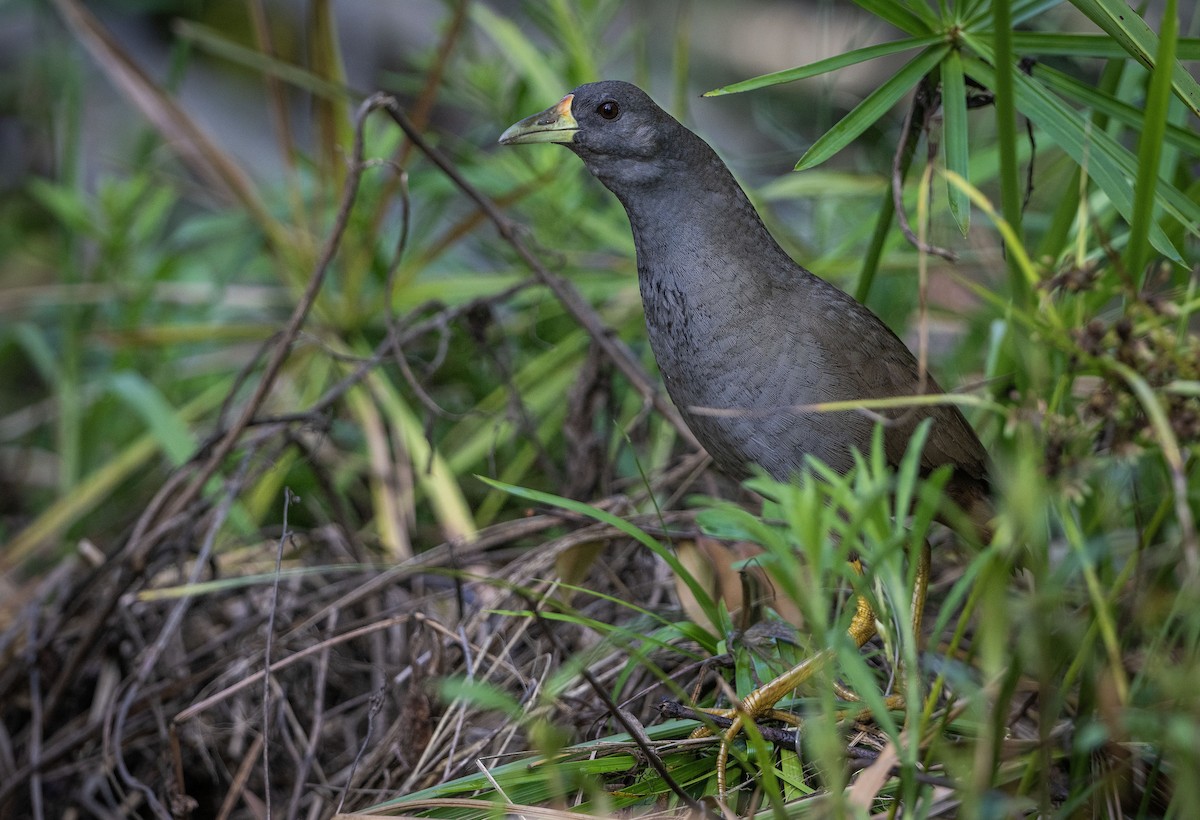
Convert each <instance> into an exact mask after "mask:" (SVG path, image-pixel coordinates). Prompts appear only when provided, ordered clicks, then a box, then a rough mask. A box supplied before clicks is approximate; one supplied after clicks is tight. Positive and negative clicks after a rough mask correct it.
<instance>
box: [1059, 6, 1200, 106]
mask: <svg viewBox="0 0 1200 820" xmlns="http://www.w3.org/2000/svg"><path fill="white" fill-rule="evenodd" d="M1071 3H1072V5H1074V6H1075V8H1077V9H1079V10H1080V11H1082V12H1083V13H1084V14H1086V15H1087V16H1088V19H1090V20H1091V21H1092V22H1093V23H1095V24H1096V25H1097V26H1099V27H1100V28H1101V29H1103V30H1104V32H1105V33H1106V34H1108V35H1109V36H1110V37H1112V38H1113V39H1114V40H1116V41H1117V42H1118V43H1120V45H1121V47H1122V48H1123V49H1125V51H1126V52H1127V53H1129V54H1130V55H1132V56H1133V57H1134V59H1136V60H1137V61H1138V62H1139V63H1141V64H1142V65H1144V66H1145V67H1146V68H1149V69H1153V68H1154V61H1155V57H1156V55H1157V54H1158V53H1159V43H1158V37H1157V36H1156V35H1155V34H1154V32H1153V31H1152V30H1151V29H1150V26H1148V25H1147V24H1146V21H1145V20H1143V19H1142V18H1141V16H1140V15H1138V14H1137V13H1136V12H1134V11H1133V9H1131V8H1130V7H1129V5H1128V4H1127V3H1126V2H1125V0H1071ZM1164 25H1166V23H1165V22H1164ZM1174 25H1175V27H1176V28H1178V25H1179V21H1178V19H1176V20H1175V21H1174ZM1170 66H1171V87H1172V88H1174V89H1175V94H1176V96H1178V97H1179V99H1181V100H1182V101H1183V104H1184V105H1186V106H1187V107H1188V108H1190V109H1191V110H1192V113H1193V114H1196V115H1197V116H1200V83H1197V82H1196V78H1195V77H1193V76H1192V75H1191V74H1190V73H1189V72H1188V71H1187V69H1185V68H1184V67H1183V66H1182V65H1181V64H1180V63H1179V62H1178V61H1176V60H1174V59H1172V60H1171V62H1170Z"/></svg>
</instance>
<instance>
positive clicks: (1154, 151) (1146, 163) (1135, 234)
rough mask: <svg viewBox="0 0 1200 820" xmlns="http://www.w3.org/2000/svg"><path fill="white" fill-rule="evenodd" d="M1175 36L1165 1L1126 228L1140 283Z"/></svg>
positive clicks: (1175, 21)
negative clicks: (1130, 213)
mask: <svg viewBox="0 0 1200 820" xmlns="http://www.w3.org/2000/svg"><path fill="white" fill-rule="evenodd" d="M1178 33H1179V9H1178V2H1177V0H1167V6H1166V9H1165V10H1164V11H1163V23H1162V35H1161V36H1160V37H1159V38H1158V53H1157V54H1156V55H1155V58H1154V71H1153V72H1152V73H1151V75H1150V89H1149V93H1148V94H1147V95H1146V116H1145V121H1144V123H1143V125H1142V130H1141V132H1140V133H1139V135H1138V175H1137V181H1136V182H1135V184H1134V188H1133V218H1132V219H1131V220H1130V225H1129V245H1128V246H1127V247H1126V248H1125V269H1126V270H1127V271H1128V272H1129V273H1130V275H1132V276H1133V277H1134V281H1136V282H1139V283H1140V282H1141V281H1142V271H1143V269H1144V268H1145V266H1146V259H1147V257H1148V256H1149V246H1150V229H1151V227H1153V226H1154V224H1155V220H1154V205H1155V200H1156V192H1157V189H1158V180H1159V160H1160V159H1161V158H1162V147H1163V136H1164V133H1165V132H1166V128H1167V109H1168V108H1169V107H1170V104H1171V73H1172V71H1171V69H1172V66H1174V64H1175V36H1176V34H1178Z"/></svg>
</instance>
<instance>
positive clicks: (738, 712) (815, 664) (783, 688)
mask: <svg viewBox="0 0 1200 820" xmlns="http://www.w3.org/2000/svg"><path fill="white" fill-rule="evenodd" d="M851 566H852V567H853V568H854V571H855V572H857V573H859V574H861V573H862V565H861V564H860V563H859V562H858V561H857V560H855V561H852V562H851ZM928 587H929V543H928V542H926V543H925V544H924V546H923V547H922V550H921V555H920V558H919V559H918V562H917V570H916V577H915V578H914V583H913V597H912V603H911V606H912V609H911V617H912V624H913V633H914V634H915V635H917V636H918V637H919V636H920V634H921V617H922V615H923V613H924V610H925V596H926V592H927V590H928ZM846 631H847V633H848V634H849V635H850V638H851V639H852V640H853V641H854V644H855V646H857V647H858V648H860V649H861V648H862V647H863V645H864V644H866V642H867V641H869V640H871V638H873V637H874V636H875V634H876V632H877V628H876V625H875V611H874V610H873V609H872V608H871V604H870V603H869V602H868V601H867V599H866V597H865V596H863V595H859V596H858V599H857V608H856V610H855V613H854V618H853V619H852V620H851V621H850V626H849V627H848V628H847V630H846ZM832 655H833V650H831V649H825V650H822V651H820V652H818V653H816V654H815V655H811V656H810V657H808V658H805V659H804V660H803V661H801V662H800V663H798V664H797V665H795V666H793V667H792V668H791V669H789V670H788V671H787V672H784V673H783V674H782V675H780V676H779V677H777V678H775V679H774V680H772V681H770V682H769V683H767V684H766V685H764V686H760V687H759V688H758V689H755V690H754V691H753V692H751V693H750V694H749V695H747V696H746V698H745V699H744V700H742V702H741V703H740V704H738V705H737V707H736V708H735V709H732V710H728V709H724V710H723V709H704V710H702V711H704V712H707V713H709V714H714V715H722V716H725V717H729V718H732V720H733V722H732V723H731V724H730V725H729V728H728V729H726V730H725V731H724V732H723V733H722V735H721V748H720V750H719V751H718V752H717V793H718V794H719V795H720V797H721V798H722V799H724V797H725V793H726V786H727V779H726V768H727V764H728V762H729V746H730V744H731V743H733V741H734V740H735V739H736V738H737V735H738V733H739V732H741V731H742V727H743V726H744V725H745V724H746V721H755V720H761V719H764V718H768V719H777V720H782V721H783V722H785V723H788V724H790V725H792V726H799V724H800V721H799V719H798V718H797V717H796V716H795V715H792V714H789V713H787V712H781V711H779V710H776V709H775V708H774V707H775V704H776V703H778V702H779V701H781V700H783V698H785V697H786V696H787V695H788V693H790V692H791V691H793V690H794V689H796V688H797V687H798V686H800V684H802V683H804V682H805V681H807V680H808V679H809V678H810V677H812V675H813V673H814V672H816V671H817V669H819V668H820V667H821V665H822V664H824V663H825V662H826V661H828V660H829V658H830V657H831V656H832ZM838 694H839V697H845V699H847V700H858V697H857V696H856V695H854V693H853V692H850V691H849V690H848V689H846V688H845V687H839V689H838ZM846 696H848V697H846ZM886 703H887V706H888V708H889V709H895V708H903V705H904V697H903V695H892V696H889V697H888V699H887V701H886ZM708 734H709V730H708V729H707V728H705V727H700V728H699V729H697V730H696V731H695V732H693V733H692V737H704V736H706V735H708Z"/></svg>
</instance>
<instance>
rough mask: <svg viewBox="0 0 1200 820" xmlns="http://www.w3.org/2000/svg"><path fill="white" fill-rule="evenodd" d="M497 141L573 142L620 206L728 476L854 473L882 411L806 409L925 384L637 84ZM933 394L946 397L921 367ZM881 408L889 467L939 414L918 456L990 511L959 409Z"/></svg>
mask: <svg viewBox="0 0 1200 820" xmlns="http://www.w3.org/2000/svg"><path fill="white" fill-rule="evenodd" d="M500 142H501V143H504V144H506V145H511V144H515V143H531V142H556V143H560V144H562V145H564V146H565V147H567V148H569V149H570V150H571V151H573V152H574V153H575V154H577V155H578V156H579V158H580V159H582V160H583V164H584V165H585V166H586V167H587V169H588V170H589V171H591V173H592V175H593V176H595V177H596V178H597V179H598V180H600V182H602V183H603V184H604V186H605V187H606V188H608V189H609V190H610V191H612V192H613V193H614V194H616V196H617V199H619V200H620V201H621V204H622V205H624V206H625V210H626V212H627V213H628V214H629V223H630V225H631V226H632V228H633V240H634V244H635V246H636V248H637V264H638V281H639V284H640V287H641V294H642V303H643V305H644V307H645V312H646V327H647V329H648V330H649V335H650V344H651V346H652V347H653V349H654V356H655V358H656V359H657V360H658V366H659V370H660V371H661V372H662V376H663V380H664V381H665V382H666V386H667V392H668V393H669V394H670V396H671V399H672V400H673V401H674V402H675V404H676V405H677V406H678V407H679V409H680V411H681V412H682V413H683V415H684V418H685V419H686V421H687V423H688V426H689V427H691V429H692V431H693V432H694V433H695V434H696V438H697V439H699V441H700V443H701V444H703V445H704V447H705V448H706V449H707V450H708V452H709V453H710V454H711V455H712V457H713V458H714V459H715V461H716V463H717V465H718V466H719V467H720V468H721V469H722V470H723V471H725V472H726V473H727V474H729V475H731V476H733V477H735V478H737V477H742V476H745V475H746V474H747V473H748V471H749V468H750V465H754V464H757V465H759V466H761V467H762V468H763V469H765V470H766V471H767V472H768V473H770V474H771V475H772V476H774V477H776V478H778V479H781V480H786V479H788V478H790V477H791V476H792V474H794V473H796V472H797V471H799V470H801V469H803V467H804V457H805V455H806V454H811V455H813V456H815V457H817V458H819V459H820V460H822V461H824V462H825V463H827V464H829V465H830V466H832V467H834V468H835V469H837V470H839V471H842V472H845V471H846V470H848V469H849V468H850V467H851V465H852V464H853V460H852V456H851V448H858V449H859V450H860V451H862V452H867V451H868V450H869V448H870V441H871V434H872V428H873V426H874V424H875V421H874V420H873V419H872V418H871V417H870V416H868V415H867V414H865V413H862V412H859V411H855V410H849V411H839V412H815V411H812V410H805V409H803V408H804V407H805V406H807V405H812V404H817V403H823V402H839V401H853V400H856V399H871V398H881V397H890V396H911V395H914V394H916V393H917V392H918V391H919V389H920V378H919V374H918V366H917V360H916V358H915V357H914V356H913V354H912V353H911V352H910V351H909V349H908V348H907V347H906V346H905V345H904V343H903V342H901V341H900V339H899V338H897V336H896V334H895V333H893V332H892V331H891V330H890V329H889V328H888V327H887V326H886V325H885V324H884V323H883V322H882V321H880V319H879V318H878V317H877V316H875V314H874V313H872V312H871V311H870V310H868V309H867V308H866V307H864V306H863V305H861V304H859V303H858V302H856V301H855V300H854V299H852V298H851V297H850V296H849V295H847V294H846V293H844V292H843V291H841V290H839V289H838V288H837V287H835V286H833V285H831V284H829V283H828V282H826V281H825V280H823V279H820V278H818V277H816V276H814V275H813V274H812V273H810V272H809V271H808V270H806V269H805V268H804V267H802V266H801V265H798V264H796V262H794V261H793V260H792V259H791V258H790V257H789V256H788V255H787V254H786V253H785V252H784V250H783V249H782V248H781V247H780V246H779V244H778V243H777V242H776V241H775V239H774V238H773V237H772V236H771V234H770V233H769V232H768V231H767V229H766V227H765V226H764V225H763V223H762V220H761V219H760V218H759V216H758V212H757V211H755V209H754V206H753V205H751V204H750V200H749V199H747V197H746V194H745V192H744V191H743V190H742V188H741V186H739V185H738V183H737V182H736V181H735V180H734V178H733V175H732V174H730V172H729V169H728V168H727V167H726V166H725V163H723V162H722V161H721V159H720V158H719V157H718V156H717V155H716V153H715V152H714V151H713V149H712V148H711V147H710V146H709V145H708V143H706V142H705V141H704V140H702V139H701V138H700V137H698V136H696V135H695V134H693V133H692V132H691V131H689V130H688V129H687V128H685V127H684V126H683V125H681V124H680V123H679V122H678V121H677V120H675V119H674V118H673V117H672V116H671V115H670V114H668V113H667V112H665V111H663V110H662V109H661V108H659V107H658V106H657V105H656V104H655V103H654V101H653V100H651V99H650V97H648V96H647V95H646V94H645V93H644V92H643V91H642V90H641V89H639V88H638V87H637V86H634V85H631V84H629V83H625V82H619V81H611V80H610V81H606V82H598V83H589V84H587V85H583V86H580V87H579V88H577V89H576V90H575V91H574V92H572V93H571V94H568V95H567V96H566V97H564V98H563V99H562V100H561V101H560V102H559V103H558V104H557V105H555V106H553V107H551V108H549V109H547V110H546V111H543V112H542V113H540V114H535V115H533V116H532V117H528V118H526V119H524V120H521V121H520V122H518V123H516V124H515V125H513V126H512V127H511V128H509V129H508V130H507V131H505V132H504V134H503V135H502V136H501V137H500ZM924 389H925V392H927V393H938V392H941V391H940V388H939V387H938V386H937V384H936V383H935V382H934V381H933V379H932V378H930V377H928V376H927V377H926V379H925V387H924ZM714 411H715V412H714ZM885 415H889V416H890V417H891V418H892V419H893V421H892V423H890V424H888V425H887V426H886V427H885V431H884V442H885V449H886V452H887V456H888V459H889V460H890V461H891V462H892V463H893V464H896V463H897V462H898V461H899V459H900V458H901V456H902V455H903V453H904V451H905V448H906V446H907V444H908V440H909V437H910V436H911V435H912V432H913V430H914V429H915V428H916V426H917V424H919V423H920V422H921V421H922V420H923V419H925V418H932V419H933V428H932V430H931V431H930V435H929V439H928V442H927V443H926V445H925V450H924V455H923V462H924V463H923V467H924V468H925V469H926V471H928V470H932V469H934V468H936V467H939V466H941V465H943V464H949V465H952V466H953V468H954V474H953V477H952V479H951V481H950V483H949V486H948V490H947V492H948V494H949V495H950V497H951V498H952V499H953V500H954V501H955V502H956V503H957V504H958V505H959V506H960V507H961V508H962V509H964V510H965V511H966V512H967V513H968V514H970V515H971V517H972V518H974V519H976V520H977V521H979V520H980V519H981V518H985V517H986V510H987V508H988V505H987V504H986V500H985V499H986V490H987V456H986V454H985V452H984V449H983V446H982V445H981V444H980V443H979V439H978V438H977V437H976V436H975V433H974V431H973V430H972V429H971V427H970V425H969V424H968V423H967V421H966V419H964V418H963V416H962V413H960V412H959V410H958V408H956V407H954V406H952V405H934V406H928V407H919V408H915V409H907V410H897V411H892V412H890V413H886V414H885Z"/></svg>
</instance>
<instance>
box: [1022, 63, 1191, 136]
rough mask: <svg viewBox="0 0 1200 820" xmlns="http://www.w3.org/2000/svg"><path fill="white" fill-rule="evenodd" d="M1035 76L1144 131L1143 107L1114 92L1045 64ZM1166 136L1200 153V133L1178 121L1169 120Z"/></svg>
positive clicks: (1035, 72) (1064, 94) (1064, 92)
mask: <svg viewBox="0 0 1200 820" xmlns="http://www.w3.org/2000/svg"><path fill="white" fill-rule="evenodd" d="M1033 76H1034V77H1036V78H1037V79H1038V80H1041V81H1042V82H1043V83H1045V84H1046V86H1047V87H1048V88H1052V89H1054V90H1055V91H1057V92H1058V93H1060V94H1062V95H1063V96H1065V97H1070V98H1071V99H1075V100H1078V101H1079V102H1081V103H1083V104H1084V105H1086V106H1088V107H1089V108H1091V109H1093V110H1094V111H1098V112H1100V113H1102V114H1107V115H1108V116H1109V117H1112V118H1113V119H1114V120H1117V121H1118V122H1122V123H1124V124H1125V125H1128V126H1130V127H1131V128H1132V129H1133V130H1134V131H1136V132H1138V133H1141V131H1142V128H1143V122H1144V117H1143V110H1142V109H1139V108H1135V107H1133V106H1132V105H1129V104H1128V103H1125V102H1122V101H1121V100H1118V99H1117V98H1116V97H1114V96H1112V95H1111V94H1106V93H1104V92H1103V91H1100V90H1098V89H1096V88H1094V87H1093V86H1090V85H1088V84H1087V83H1083V82H1080V81H1079V80H1077V79H1075V78H1074V77H1072V76H1071V75H1069V74H1067V73H1065V72H1062V71H1059V70H1058V69H1055V68H1051V67H1050V66H1046V65H1036V66H1034V68H1033ZM1163 139H1164V140H1166V141H1167V142H1169V143H1171V144H1172V145H1176V146H1178V147H1180V148H1182V149H1183V150H1185V151H1190V152H1191V153H1193V154H1195V155H1197V156H1200V135H1198V134H1196V133H1195V132H1194V131H1189V130H1188V129H1186V128H1180V127H1179V126H1177V125H1171V124H1170V123H1167V124H1166V130H1165V131H1164V132H1163Z"/></svg>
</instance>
